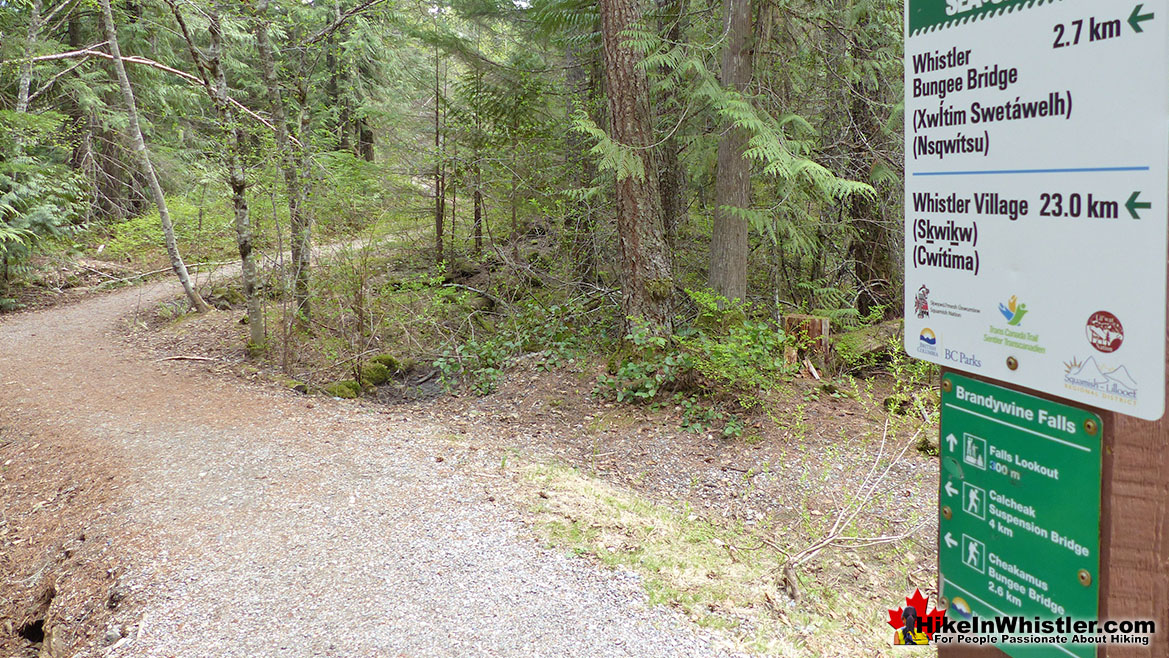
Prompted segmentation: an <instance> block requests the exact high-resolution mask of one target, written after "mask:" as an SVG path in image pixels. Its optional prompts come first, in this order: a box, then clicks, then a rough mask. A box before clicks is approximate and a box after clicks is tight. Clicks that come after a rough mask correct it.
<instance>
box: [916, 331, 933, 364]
mask: <svg viewBox="0 0 1169 658" xmlns="http://www.w3.org/2000/svg"><path fill="white" fill-rule="evenodd" d="M917 351H918V352H920V353H922V354H926V355H928V356H932V357H937V356H938V335H937V334H935V333H934V330H933V329H930V328H929V327H926V328H925V329H922V330H921V336H919V337H918V339H917Z"/></svg>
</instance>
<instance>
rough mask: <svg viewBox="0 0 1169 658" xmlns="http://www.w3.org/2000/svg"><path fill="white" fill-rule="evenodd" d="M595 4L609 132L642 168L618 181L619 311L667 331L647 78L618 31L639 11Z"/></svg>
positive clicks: (624, 2) (667, 272)
mask: <svg viewBox="0 0 1169 658" xmlns="http://www.w3.org/2000/svg"><path fill="white" fill-rule="evenodd" d="M600 8H601V38H602V44H603V50H604V59H605V87H606V89H607V91H608V97H609V119H610V122H611V125H612V135H613V138H614V139H615V140H616V141H617V142H619V143H620V144H622V145H623V146H625V147H627V148H634V149H637V151H636V153H637V156H638V157H639V158H640V159H641V163H642V166H643V169H644V175H642V176H627V177H625V178H623V179H620V180H618V181H617V233H618V239H619V242H620V244H621V263H620V278H621V289H622V296H621V301H622V311H623V312H624V314H625V317H626V318H628V319H631V320H633V321H635V322H644V323H646V324H647V325H648V328H649V330H650V332H651V333H653V334H655V335H661V336H665V335H670V334H671V333H672V332H673V321H672V317H671V314H672V308H671V307H672V303H671V302H672V301H673V294H674V281H673V277H672V273H671V266H670V253H669V251H668V250H667V248H666V239H665V228H664V225H663V219H662V199H661V191H660V190H659V189H658V165H657V158H656V157H655V156H654V149H653V148H652V146H653V125H654V122H653V114H652V111H651V110H650V106H649V81H648V80H647V78H646V73H645V70H644V69H642V68H641V67H640V66H639V64H640V63H641V61H642V59H643V57H642V55H641V54H639V53H638V52H637V51H635V50H633V49H632V48H630V47H628V46H626V45H624V43H623V42H624V41H625V39H626V37H625V35H624V34H623V33H624V32H625V31H626V30H628V29H630V28H632V27H634V26H636V25H637V24H638V22H639V21H640V19H641V14H640V12H639V10H638V8H637V4H636V0H601V2H600Z"/></svg>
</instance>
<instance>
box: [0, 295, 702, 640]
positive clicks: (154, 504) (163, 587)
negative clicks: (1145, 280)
mask: <svg viewBox="0 0 1169 658" xmlns="http://www.w3.org/2000/svg"><path fill="white" fill-rule="evenodd" d="M174 294H175V291H174V288H173V287H172V286H169V285H163V284H155V285H153V286H151V287H148V288H140V289H133V290H125V291H120V292H117V293H112V294H108V295H102V296H97V297H93V298H89V299H86V300H83V301H81V302H78V303H75V304H71V305H68V306H62V307H58V308H54V309H50V310H47V311H40V312H36V313H28V314H22V315H16V316H10V317H8V318H6V319H5V320H4V321H3V322H2V323H0V414H3V415H5V416H6V417H8V418H20V419H22V422H25V423H27V424H28V426H29V427H37V428H40V429H38V430H37V431H40V432H45V431H47V432H54V431H56V432H60V433H63V434H68V435H70V436H76V437H78V439H77V440H78V441H85V442H89V443H91V444H92V445H94V446H96V447H98V448H99V449H101V450H102V451H107V452H108V453H109V454H112V455H115V456H117V458H118V459H119V461H120V462H121V463H123V464H125V465H126V467H127V468H128V469H129V470H130V482H131V483H132V486H129V487H127V488H126V490H125V491H124V493H123V495H124V496H125V498H126V500H125V501H123V502H124V505H123V509H124V511H123V512H122V514H124V516H125V518H126V519H128V520H129V521H130V522H132V524H133V525H134V527H135V528H136V529H137V531H138V534H139V535H140V536H141V537H145V538H146V541H144V542H137V543H136V544H135V545H134V546H133V547H127V551H129V552H131V553H133V555H128V561H129V562H130V563H131V564H133V565H135V566H134V567H133V568H132V569H131V571H130V573H129V574H128V575H127V576H126V577H125V578H124V582H125V587H127V588H128V589H129V590H131V591H133V592H135V593H136V597H138V598H143V599H144V600H145V601H146V603H145V604H144V606H142V608H141V609H140V610H138V611H137V612H138V613H139V618H138V621H136V622H135V623H133V624H129V625H128V627H126V628H124V629H122V631H123V632H125V637H124V638H122V639H120V640H117V641H116V642H111V644H112V646H111V647H108V648H106V649H103V650H101V651H95V652H93V654H92V655H108V656H115V657H129V656H221V657H229V656H708V655H723V654H722V653H721V652H720V651H719V650H718V649H716V648H715V647H714V644H715V642H716V640H715V639H714V638H712V637H711V636H709V635H706V634H704V633H701V632H699V631H697V630H696V629H695V628H693V627H692V626H690V625H689V623H688V622H687V621H686V620H685V619H683V618H681V617H680V616H679V615H677V614H675V613H674V612H672V611H670V610H668V609H664V608H650V607H648V606H647V605H646V602H645V595H644V592H643V591H642V589H641V587H640V584H639V582H638V580H637V577H636V576H635V575H633V574H629V573H623V572H616V571H608V570H602V569H599V568H596V567H594V566H592V565H591V564H589V563H587V562H583V561H581V560H579V559H575V558H569V557H566V556H564V555H562V554H559V553H555V552H550V551H547V550H543V549H541V548H540V547H539V546H538V545H536V544H535V543H534V542H533V541H532V540H531V539H530V538H529V535H528V534H527V532H526V531H525V529H524V526H523V524H522V522H521V521H522V519H521V518H520V512H519V511H517V510H516V508H514V507H512V506H511V505H509V504H506V503H504V502H494V500H493V499H492V498H491V497H489V496H488V495H487V493H486V492H487V491H488V490H492V489H497V488H498V487H500V486H507V484H506V482H505V481H503V480H500V479H498V478H493V476H492V474H491V472H490V470H491V468H492V465H491V464H490V463H488V462H489V461H490V459H491V458H490V457H488V456H487V451H481V452H477V451H475V450H474V449H473V447H472V448H471V449H468V447H467V446H458V447H457V449H455V448H453V447H452V442H451V440H450V439H449V438H444V437H449V431H447V430H444V429H443V428H441V427H436V426H433V425H430V424H428V423H424V422H422V421H419V420H416V419H412V418H408V417H403V416H402V414H401V413H400V412H399V413H395V414H392V415H389V414H386V413H384V412H379V411H378V410H377V409H376V408H374V407H366V406H362V405H360V404H354V403H341V402H336V401H332V400H322V399H320V398H305V397H303V396H298V395H296V394H294V393H291V392H287V393H286V392H282V391H273V390H270V389H265V388H261V387H254V386H249V385H245V384H242V383H241V382H239V381H238V380H226V379H223V378H218V377H213V376H211V375H208V374H207V373H206V372H203V371H202V370H201V369H200V367H199V366H198V364H197V363H195V364H192V363H186V362H175V361H162V362H159V361H152V360H149V359H147V358H145V357H143V356H141V355H139V354H138V353H136V352H135V351H133V350H131V349H130V348H129V347H127V346H126V345H125V344H124V343H123V342H122V341H121V339H120V338H119V336H118V335H117V332H116V330H115V329H116V322H117V320H118V319H119V318H120V317H123V316H126V315H128V314H131V313H133V312H134V309H135V308H136V307H139V306H142V307H146V306H149V305H150V304H153V303H157V302H158V301H160V300H164V299H168V298H169V297H171V296H173V295H174ZM439 458H441V461H440V460H439ZM61 467H62V468H68V467H69V464H61ZM495 467H498V463H496V464H495ZM116 637H117V635H113V636H110V638H109V639H110V640H113V639H115V638H116Z"/></svg>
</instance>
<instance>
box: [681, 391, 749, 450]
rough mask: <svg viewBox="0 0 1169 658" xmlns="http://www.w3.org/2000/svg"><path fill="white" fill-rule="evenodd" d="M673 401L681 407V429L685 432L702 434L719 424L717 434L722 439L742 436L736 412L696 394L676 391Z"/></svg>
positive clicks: (742, 426) (740, 424)
mask: <svg viewBox="0 0 1169 658" xmlns="http://www.w3.org/2000/svg"><path fill="white" fill-rule="evenodd" d="M674 402H675V404H677V406H679V407H681V408H682V429H683V430H685V431H687V432H693V433H695V434H702V433H703V432H708V431H710V430H711V429H714V428H715V427H717V426H719V425H721V426H722V429H721V430H719V434H720V435H721V436H722V437H723V438H724V439H731V438H736V439H737V438H739V437H741V436H743V430H744V423H743V419H742V418H740V417H739V416H738V415H736V414H733V413H727V412H726V411H723V410H722V409H720V408H719V407H718V406H717V405H714V404H710V403H708V402H705V401H703V400H702V399H701V398H699V397H698V396H696V395H691V396H685V395H683V394H681V393H676V394H675V395H674Z"/></svg>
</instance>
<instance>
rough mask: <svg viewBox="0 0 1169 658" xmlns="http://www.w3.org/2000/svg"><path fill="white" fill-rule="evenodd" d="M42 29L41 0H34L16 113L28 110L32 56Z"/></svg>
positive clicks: (17, 94) (18, 86)
mask: <svg viewBox="0 0 1169 658" xmlns="http://www.w3.org/2000/svg"><path fill="white" fill-rule="evenodd" d="M40 30H41V0H33V3H32V8H31V13H30V14H29V17H28V38H27V40H26V41H25V46H24V53H25V56H26V57H27V58H29V59H28V60H27V61H25V62H24V63H23V64H21V65H20V82H19V84H18V85H17V92H16V113H17V114H24V113H25V112H28V95H29V87H30V86H31V85H32V56H33V55H34V54H36V53H35V50H36V44H37V36H38V34H39V33H40Z"/></svg>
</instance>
